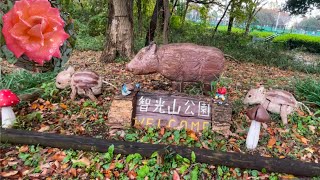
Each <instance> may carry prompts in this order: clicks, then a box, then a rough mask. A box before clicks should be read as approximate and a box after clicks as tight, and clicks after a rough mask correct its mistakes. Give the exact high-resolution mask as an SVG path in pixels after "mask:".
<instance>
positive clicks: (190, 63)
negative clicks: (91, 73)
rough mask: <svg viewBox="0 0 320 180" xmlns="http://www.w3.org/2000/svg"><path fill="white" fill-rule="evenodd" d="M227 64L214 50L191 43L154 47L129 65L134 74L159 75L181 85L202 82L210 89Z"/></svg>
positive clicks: (140, 52)
mask: <svg viewBox="0 0 320 180" xmlns="http://www.w3.org/2000/svg"><path fill="white" fill-rule="evenodd" d="M224 63H225V58H224V54H223V52H222V51H221V50H219V49H217V48H215V47H209V46H199V45H196V44H191V43H176V44H166V45H162V46H159V47H157V45H156V44H151V45H149V46H147V47H144V48H142V49H141V50H140V51H139V52H138V54H137V55H136V56H135V57H134V58H133V59H132V60H131V61H130V62H129V63H128V64H127V70H128V71H131V72H133V73H134V74H151V73H160V74H162V75H163V76H164V77H166V78H168V79H170V80H172V81H175V82H179V83H181V84H180V91H181V89H182V86H183V82H199V81H200V82H203V83H204V84H206V85H208V84H210V83H211V81H214V80H216V79H217V78H219V76H220V74H221V73H222V71H223V68H224Z"/></svg>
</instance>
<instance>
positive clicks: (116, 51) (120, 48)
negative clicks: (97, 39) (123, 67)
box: [101, 0, 133, 63]
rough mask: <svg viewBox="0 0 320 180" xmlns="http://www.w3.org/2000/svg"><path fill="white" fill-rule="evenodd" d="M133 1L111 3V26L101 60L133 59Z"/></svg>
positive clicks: (115, 0)
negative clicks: (118, 57)
mask: <svg viewBox="0 0 320 180" xmlns="http://www.w3.org/2000/svg"><path fill="white" fill-rule="evenodd" d="M132 3H133V1H132V0H110V1H109V24H108V28H107V40H106V46H105V49H104V50H103V52H102V55H101V60H102V61H104V62H107V63H110V62H113V61H114V59H115V58H116V57H117V56H120V57H123V58H128V59H131V58H132V54H133V51H132V49H133V21H132V13H133V9H132V5H133V4H132Z"/></svg>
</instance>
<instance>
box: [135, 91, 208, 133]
mask: <svg viewBox="0 0 320 180" xmlns="http://www.w3.org/2000/svg"><path fill="white" fill-rule="evenodd" d="M135 114H136V116H135V118H134V120H135V125H142V126H154V127H158V128H160V127H169V128H178V127H183V128H185V129H191V130H193V131H196V132H198V131H200V130H203V129H205V128H206V127H209V126H210V125H211V114H212V113H211V105H210V102H208V101H206V100H199V99H196V98H191V97H187V96H186V97H184V96H175V95H171V94H155V93H147V92H139V93H138V94H137V97H136V113H135Z"/></svg>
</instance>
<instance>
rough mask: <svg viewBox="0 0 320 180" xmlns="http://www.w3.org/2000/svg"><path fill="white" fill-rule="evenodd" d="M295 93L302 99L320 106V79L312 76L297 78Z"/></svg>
mask: <svg viewBox="0 0 320 180" xmlns="http://www.w3.org/2000/svg"><path fill="white" fill-rule="evenodd" d="M295 94H296V95H297V96H298V97H299V98H300V99H301V100H306V101H308V102H310V103H312V104H316V105H317V106H319V107H320V81H317V80H314V79H312V78H306V79H303V80H297V81H296V83H295Z"/></svg>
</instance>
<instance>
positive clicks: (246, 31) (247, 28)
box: [244, 16, 253, 36]
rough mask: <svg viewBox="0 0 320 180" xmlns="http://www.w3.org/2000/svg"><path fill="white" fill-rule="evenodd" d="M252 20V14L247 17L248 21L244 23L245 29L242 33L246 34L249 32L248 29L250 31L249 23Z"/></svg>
mask: <svg viewBox="0 0 320 180" xmlns="http://www.w3.org/2000/svg"><path fill="white" fill-rule="evenodd" d="M252 20H253V17H252V16H249V18H248V21H247V23H246V30H245V32H244V35H245V36H247V35H248V34H249V31H250V25H251V22H252Z"/></svg>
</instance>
